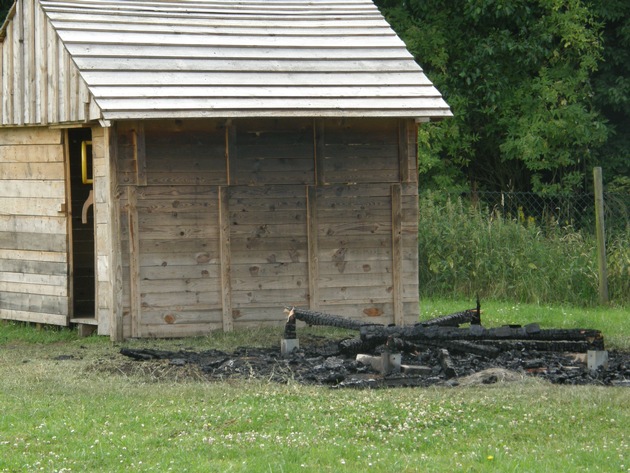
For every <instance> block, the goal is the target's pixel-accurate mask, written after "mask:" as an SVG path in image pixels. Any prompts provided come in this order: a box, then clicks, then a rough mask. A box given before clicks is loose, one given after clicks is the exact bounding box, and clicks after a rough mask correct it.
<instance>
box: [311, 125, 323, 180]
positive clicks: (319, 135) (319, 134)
mask: <svg viewBox="0 0 630 473" xmlns="http://www.w3.org/2000/svg"><path fill="white" fill-rule="evenodd" d="M324 133H325V128H324V121H323V120H321V119H315V121H314V123H313V141H314V143H313V147H314V159H315V183H316V184H317V185H318V186H323V185H324V184H325V183H326V178H325V176H324V145H325V141H324V138H325V135H324Z"/></svg>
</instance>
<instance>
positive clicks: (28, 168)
mask: <svg viewBox="0 0 630 473" xmlns="http://www.w3.org/2000/svg"><path fill="white" fill-rule="evenodd" d="M64 172H65V169H64V165H63V162H52V163H50V162H45V163H38V162H34V163H30V162H19V163H11V162H9V163H5V162H0V179H2V180H4V179H16V180H17V179H33V180H57V181H62V182H63V179H64Z"/></svg>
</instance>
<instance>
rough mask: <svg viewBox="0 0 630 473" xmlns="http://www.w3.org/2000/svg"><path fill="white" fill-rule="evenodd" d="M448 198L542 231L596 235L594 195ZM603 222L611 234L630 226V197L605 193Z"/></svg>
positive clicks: (508, 194) (491, 194) (510, 194)
mask: <svg viewBox="0 0 630 473" xmlns="http://www.w3.org/2000/svg"><path fill="white" fill-rule="evenodd" d="M447 197H450V198H451V199H453V198H462V199H463V200H464V201H467V202H470V203H471V204H473V205H474V206H477V207H479V208H480V209H484V210H485V209H487V210H489V211H490V213H492V214H494V215H496V216H501V217H503V218H505V219H511V220H518V221H520V222H523V223H535V224H537V225H538V226H539V227H540V228H541V229H543V230H550V229H556V228H558V227H562V228H566V227H571V228H572V229H574V230H579V231H584V232H587V233H589V234H593V235H594V234H595V196H594V194H592V193H576V194H564V195H539V194H536V193H533V192H480V191H478V192H467V193H463V194H462V193H451V194H447ZM604 220H605V226H606V231H607V233H609V234H614V233H617V232H625V231H627V230H628V228H629V226H630V193H625V194H622V193H610V192H609V193H604Z"/></svg>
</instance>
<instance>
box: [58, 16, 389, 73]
mask: <svg viewBox="0 0 630 473" xmlns="http://www.w3.org/2000/svg"><path fill="white" fill-rule="evenodd" d="M60 28H63V25H62V24H59V26H58V27H57V32H58V34H59V36H60V37H61V40H62V41H63V42H64V43H86V42H89V43H93V44H134V43H135V44H150V45H151V44H152V45H160V44H169V45H181V46H214V47H217V48H221V47H284V48H313V47H317V46H319V47H322V48H327V47H328V48H334V47H337V46H339V45H340V44H343V45H344V46H345V47H372V48H379V47H382V48H391V47H400V45H401V40H400V39H399V38H398V37H397V36H396V35H395V34H393V33H392V34H388V35H378V36H350V35H348V36H345V35H330V36H322V35H320V36H310V35H309V36H297V35H295V36H286V37H285V36H283V37H280V36H271V35H269V36H258V35H256V36H253V35H236V36H232V35H229V36H228V35H221V34H190V33H189V34H186V33H182V34H179V33H177V32H172V33H168V32H164V33H150V32H149V33H143V32H133V31H128V32H125V33H124V34H123V33H120V32H117V31H81V30H71V29H68V30H65V29H60ZM88 82H89V81H88Z"/></svg>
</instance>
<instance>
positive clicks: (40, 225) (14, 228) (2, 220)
mask: <svg viewBox="0 0 630 473" xmlns="http://www.w3.org/2000/svg"><path fill="white" fill-rule="evenodd" d="M0 187H1V184H0ZM0 232H27V233H41V234H42V238H46V235H48V234H57V235H58V234H64V235H65V234H66V233H67V224H66V217H65V216H64V215H58V216H54V217H43V216H41V215H37V216H30V215H0Z"/></svg>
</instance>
